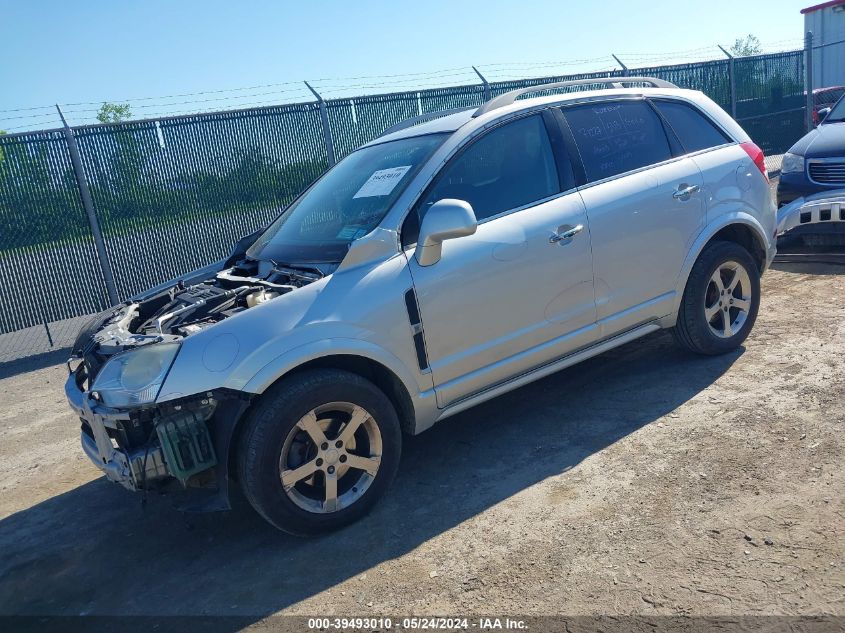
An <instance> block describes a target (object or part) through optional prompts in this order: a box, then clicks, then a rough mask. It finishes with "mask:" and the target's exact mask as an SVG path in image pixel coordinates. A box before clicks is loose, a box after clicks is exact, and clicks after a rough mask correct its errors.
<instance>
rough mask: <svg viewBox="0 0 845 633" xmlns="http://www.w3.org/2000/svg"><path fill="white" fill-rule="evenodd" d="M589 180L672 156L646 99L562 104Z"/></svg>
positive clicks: (666, 139)
mask: <svg viewBox="0 0 845 633" xmlns="http://www.w3.org/2000/svg"><path fill="white" fill-rule="evenodd" d="M563 114H564V116H565V117H566V121H567V123H568V124H569V128H570V129H571V130H572V135H573V136H574V138H575V145H576V146H577V148H578V152H579V154H580V155H581V161H582V162H583V164H584V171H585V172H586V177H587V181H588V182H595V181H597V180H603V179H605V178H610V177H612V176H616V175H618V174H623V173H625V172H628V171H633V170H635V169H639V168H641V167H646V166H648V165H653V164H655V163H660V162H663V161H665V160H669V159H670V158H672V151H671V149H670V147H669V140H668V138H667V136H666V130H665V129H664V128H663V123H662V122H661V121H660V118H659V117H658V116H657V114H656V113H655V112H654V110H653V109H652V108H651V106H650V105H649V104H648V103H646V102H645V101H619V102H602V103H593V104H589V105H581V106H573V107H570V108H563Z"/></svg>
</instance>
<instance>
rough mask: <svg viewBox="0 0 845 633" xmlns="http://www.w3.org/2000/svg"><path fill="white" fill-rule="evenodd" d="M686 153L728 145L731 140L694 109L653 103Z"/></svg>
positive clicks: (681, 105)
mask: <svg viewBox="0 0 845 633" xmlns="http://www.w3.org/2000/svg"><path fill="white" fill-rule="evenodd" d="M654 105H655V107H657V109H658V110H659V111H660V114H662V115H663V117H664V118H665V119H666V121H667V122H668V123H669V125H670V126H671V127H672V130H673V131H674V132H675V135H676V136H677V137H678V139H679V140H680V141H681V145H683V146H684V149H685V150H686V151H687V152H698V151H701V150H703V149H709V148H711V147H718V146H719V145H724V144H725V143H730V142H731V139H730V138H729V137H728V136H727V135H726V134H725V133H724V132H722V131H721V130H720V129H719V128H717V127H716V125H715V124H714V123H713V122H712V121H710V119H708V118H707V117H705V116H704V115H703V114H702V113H701V112H699V111H698V110H697V109H696V108H694V107H692V106H690V105H687V104H685V103H678V102H677V101H654Z"/></svg>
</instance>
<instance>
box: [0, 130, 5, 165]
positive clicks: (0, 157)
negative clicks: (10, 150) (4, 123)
mask: <svg viewBox="0 0 845 633" xmlns="http://www.w3.org/2000/svg"><path fill="white" fill-rule="evenodd" d="M5 133H6V130H0V136H3V135H4V134H5ZM2 160H3V148H2V147H0V161H2Z"/></svg>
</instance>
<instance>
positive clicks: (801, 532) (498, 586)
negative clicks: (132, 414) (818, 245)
mask: <svg viewBox="0 0 845 633" xmlns="http://www.w3.org/2000/svg"><path fill="white" fill-rule="evenodd" d="M839 272H845V271H843V269H842V267H839V269H837V268H836V267H828V268H822V267H815V268H803V269H802V268H793V269H792V270H791V271H790V270H784V269H780V270H774V271H771V272H769V273H767V275H766V276H765V277H764V281H763V289H764V296H763V302H762V307H761V310H760V316H759V319H758V322H757V325H756V327H755V330H754V332H753V333H752V335H751V337H750V338H749V339H748V341H747V343H746V346H745V348H744V349H741V350H739V351H738V352H737V353H734V354H732V355H729V356H724V357H719V358H699V357H693V356H690V355H688V354H686V353H683V352H681V351H680V350H678V349H676V348H675V347H674V345H673V343H672V341H671V338H670V337H669V335H668V334H666V333H658V334H655V335H652V336H650V337H647V338H645V339H641V340H640V341H638V342H634V343H632V344H629V345H627V346H625V347H622V348H620V349H617V350H614V351H612V352H610V353H607V354H604V355H602V356H600V357H597V358H595V359H592V360H590V361H587V362H586V363H584V364H581V365H579V366H577V367H574V368H570V369H568V370H565V371H563V372H560V373H558V374H556V375H554V376H551V377H549V378H546V379H544V380H542V381H540V382H537V383H534V384H533V385H529V386H527V387H525V388H522V389H520V390H518V391H515V392H512V393H510V394H508V395H506V396H503V397H500V398H497V399H496V400H495V401H492V402H489V403H487V404H484V405H481V406H479V407H477V408H475V409H473V410H471V411H468V412H466V413H463V414H461V415H459V416H456V417H454V418H452V419H451V420H449V421H448V422H444V423H443V424H441V425H439V426H437V427H435V428H434V429H432V430H431V431H429V432H427V433H425V434H423V435H421V436H419V437H417V438H409V439H408V440H407V441H406V444H405V452H404V455H403V462H402V466H401V467H400V472H399V477H398V480H397V481H396V483H395V485H394V487H393V488H392V490H391V492H390V493H389V495H388V497H387V499H386V500H385V502H384V503H382V504H381V505H380V506H379V507H378V508H377V510H376V511H375V512H374V513H373V514H371V515H370V516H369V517H367V518H365V519H364V520H363V521H361V522H359V523H357V524H356V525H353V526H351V527H350V528H347V529H346V530H343V531H342V532H339V533H337V534H334V535H330V536H326V537H322V538H319V539H315V540H298V539H295V538H291V537H288V536H285V535H283V534H280V533H277V532H275V531H274V530H273V529H271V528H270V527H268V526H267V525H265V524H264V522H263V521H262V520H261V519H259V518H258V517H257V516H256V515H255V514H254V513H252V512H251V511H249V510H246V509H242V510H241V511H240V512H230V513H223V514H216V515H198V516H192V517H186V516H184V515H181V514H179V513H178V512H176V511H175V510H173V509H172V508H171V507H170V504H169V501H168V500H167V499H166V498H164V497H153V498H151V499H150V501H149V503H148V504H147V506H146V508H142V507H141V504H140V500H139V498H138V497H137V496H134V495H132V494H130V493H127V492H125V491H124V490H122V489H121V488H120V487H118V486H116V485H114V484H111V483H108V482H107V481H105V480H104V479H103V478H101V477H100V476H99V473H98V471H97V470H96V469H95V468H94V467H93V466H92V465H91V464H90V463H88V461H87V460H86V459H85V458H84V457H83V456H82V453H81V450H80V448H79V445H78V439H77V434H78V430H77V429H78V424H77V422H76V421H75V420H74V417H73V416H72V415H71V414H70V412H69V410H68V408H67V407H66V405H65V403H64V399H63V394H62V384H63V381H64V371H65V370H64V368H63V367H62V366H60V365H51V366H46V367H43V368H40V369H34V370H31V371H28V372H26V373H19V374H17V375H7V376H6V377H4V378H0V402H2V406H0V551H2V553H3V555H2V557H0V615H9V614H226V615H240V616H246V617H247V618H249V619H255V620H256V621H258V620H260V619H261V618H262V617H264V616H266V615H268V614H272V613H277V612H281V613H288V614H314V615H326V614H336V615H384V614H412V613H413V614H429V615H430V614H443V615H454V614H492V615H501V614H503V613H514V614H521V615H540V614H568V615H573V614H599V613H605V614H608V613H609V614H648V615H658V614H686V615H740V614H792V615H795V614H801V615H806V614H836V615H843V614H845V598H843V596H845V538H843V535H844V534H845V467H843V457H845V434H843V430H845V424H843V421H844V418H845V406H843V393H844V392H845V357H843V354H842V350H843V346H842V343H843V335H845V276H840V275H838V274H837V273H839Z"/></svg>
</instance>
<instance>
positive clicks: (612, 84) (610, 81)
mask: <svg viewBox="0 0 845 633" xmlns="http://www.w3.org/2000/svg"><path fill="white" fill-rule="evenodd" d="M625 84H648V85H649V86H650V87H652V88H677V87H678V86H676V85H675V84H673V83H669V82H668V81H664V80H663V79H657V78H656V77H602V78H598V79H575V80H573V81H556V82H554V83H550V84H539V85H536V86H529V87H528V88H519V89H518V90H511V91H510V92H506V93H505V94H503V95H499V96H498V97H496V98H495V99H490V101H488V102H487V103H484V104H483V105H482V106H481V107H480V108H478V110H476V111H475V114H473V115H472V116H473V118H474V117H477V116H481V115H482V114H486V113H487V112H490V111H491V110H496V109H497V108H503V107H505V106H508V105H510V104H512V103H513V102H514V101H516V100H517V98H518V97H521V96H522V95H524V94H528V93H530V92H540V91H541V90H552V89H554V88H568V87H569V86H597V85H602V86H604V87H605V89H611V88H624V87H625Z"/></svg>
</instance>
